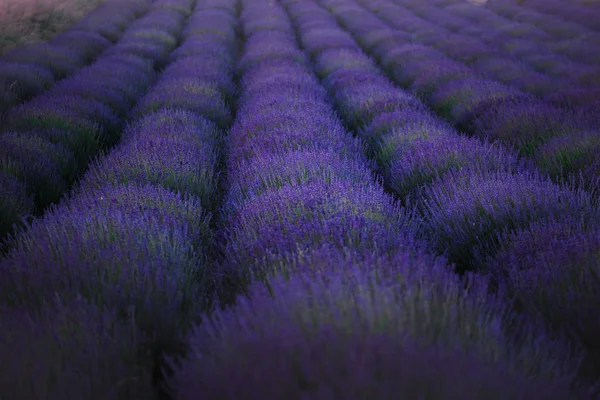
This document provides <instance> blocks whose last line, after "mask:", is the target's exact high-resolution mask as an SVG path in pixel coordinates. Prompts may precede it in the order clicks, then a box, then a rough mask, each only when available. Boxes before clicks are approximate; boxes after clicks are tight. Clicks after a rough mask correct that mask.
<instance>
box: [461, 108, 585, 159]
mask: <svg viewBox="0 0 600 400" xmlns="http://www.w3.org/2000/svg"><path fill="white" fill-rule="evenodd" d="M472 125H473V127H474V129H473V130H474V131H475V132H476V133H477V134H478V135H480V136H484V137H488V138H491V139H494V140H495V139H500V140H502V141H503V142H507V143H509V144H512V145H514V146H515V147H516V148H517V149H518V150H519V151H520V152H521V154H523V155H526V156H533V155H535V154H536V151H537V149H538V148H539V147H540V146H541V145H543V144H544V143H546V142H547V141H548V140H550V139H551V138H553V137H556V136H564V135H568V134H569V133H570V132H572V131H573V129H575V128H576V127H577V126H578V125H580V123H579V122H578V121H575V120H574V118H573V116H572V115H570V114H569V113H568V112H562V111H561V110H559V109H557V108H555V107H553V106H551V105H549V104H547V103H542V102H540V101H537V100H533V99H523V100H521V101H514V102H508V103H504V104H496V106H495V107H493V108H490V109H489V110H487V111H485V112H483V113H481V114H480V116H479V117H478V118H477V119H475V120H474V121H473V124H472Z"/></svg>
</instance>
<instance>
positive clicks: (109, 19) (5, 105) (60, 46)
mask: <svg viewBox="0 0 600 400" xmlns="http://www.w3.org/2000/svg"><path fill="white" fill-rule="evenodd" d="M150 3H151V2H150V1H146V0H142V1H138V0H132V1H126V2H121V1H119V2H117V1H108V2H106V3H104V4H103V5H101V6H100V7H98V8H97V9H96V10H94V11H92V12H91V13H89V14H88V15H87V16H86V17H84V18H83V19H82V20H80V21H79V22H78V23H76V24H75V25H73V26H71V27H70V28H69V29H68V30H67V31H65V32H63V33H61V34H59V35H57V36H56V37H54V38H53V39H52V40H50V41H48V42H43V43H35V44H27V45H24V46H21V47H18V48H16V49H14V50H12V51H9V52H8V53H6V54H4V55H2V57H0V116H1V115H2V114H3V113H4V112H5V111H6V110H8V109H9V108H10V107H12V106H14V105H16V104H19V103H21V102H22V101H23V100H25V99H27V98H28V97H31V96H34V95H36V94H39V93H41V92H43V91H45V90H47V89H48V88H49V87H51V86H52V85H53V84H54V83H55V81H56V80H59V79H62V78H65V77H66V76H68V75H70V74H72V73H73V72H74V71H75V70H77V69H79V68H81V67H83V66H84V65H86V64H89V63H90V62H92V61H93V60H95V59H96V58H97V57H98V56H99V55H100V53H101V52H103V51H104V50H106V49H107V48H108V47H109V46H110V45H112V43H114V42H116V41H117V40H118V39H119V38H120V37H121V36H122V35H123V30H124V29H125V28H126V27H127V26H128V24H130V23H132V22H133V21H134V20H135V19H137V18H139V17H140V16H141V15H143V14H145V13H147V12H148V11H150V10H151V9H150ZM154 4H157V3H154ZM158 4H160V2H158ZM153 8H156V6H155V7H153ZM0 121H1V120H0Z"/></svg>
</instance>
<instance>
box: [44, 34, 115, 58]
mask: <svg viewBox="0 0 600 400" xmlns="http://www.w3.org/2000/svg"><path fill="white" fill-rule="evenodd" d="M48 43H49V44H51V45H53V46H61V47H66V48H68V49H69V50H70V51H72V52H73V53H74V54H76V55H77V58H78V59H82V60H83V61H84V62H86V63H87V62H90V61H92V60H93V59H95V58H96V57H97V56H98V55H99V54H100V53H101V52H102V51H104V50H105V49H106V48H107V47H108V46H109V45H110V44H111V42H110V41H109V40H108V39H106V38H105V37H103V36H101V35H99V34H97V33H94V32H86V31H82V30H69V31H66V32H63V33H61V34H59V35H57V36H55V37H54V38H52V40H50V41H49V42H48Z"/></svg>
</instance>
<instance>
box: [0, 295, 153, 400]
mask: <svg viewBox="0 0 600 400" xmlns="http://www.w3.org/2000/svg"><path fill="white" fill-rule="evenodd" d="M50 300H51V301H50V302H49V304H48V305H46V306H45V307H44V308H43V309H42V310H41V312H40V313H31V312H28V311H27V310H26V309H24V308H8V307H4V306H0V325H1V328H0V338H1V339H0V357H2V359H4V360H10V363H3V364H2V365H1V366H0V376H1V377H2V378H0V391H1V392H2V393H3V394H4V395H5V396H8V397H10V398H15V399H17V398H21V399H35V398H48V399H59V398H63V399H65V398H72V399H76V398H78V399H79V398H80V399H83V398H85V399H92V400H103V399H116V398H121V397H127V398H146V399H150V398H153V397H154V387H153V384H152V375H151V373H152V360H151V359H149V357H148V356H147V355H145V354H143V353H142V352H141V351H140V347H141V344H142V343H143V341H144V337H143V336H142V332H140V331H139V330H138V329H136V328H135V327H134V326H132V324H131V322H130V321H129V320H122V319H121V320H119V317H118V316H117V315H116V313H115V312H114V311H112V310H106V309H104V308H103V307H95V306H93V305H90V304H89V303H87V302H86V301H85V300H83V299H76V300H74V301H64V300H60V299H50Z"/></svg>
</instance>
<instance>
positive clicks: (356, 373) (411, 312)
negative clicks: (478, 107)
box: [170, 0, 592, 400]
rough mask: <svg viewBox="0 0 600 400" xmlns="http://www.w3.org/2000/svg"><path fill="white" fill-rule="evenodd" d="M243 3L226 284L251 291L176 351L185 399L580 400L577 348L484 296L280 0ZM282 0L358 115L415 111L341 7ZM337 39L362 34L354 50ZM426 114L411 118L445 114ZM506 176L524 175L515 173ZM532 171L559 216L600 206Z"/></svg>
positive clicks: (226, 288)
mask: <svg viewBox="0 0 600 400" xmlns="http://www.w3.org/2000/svg"><path fill="white" fill-rule="evenodd" d="M242 4H243V10H242V14H241V15H242V25H243V31H244V34H245V36H246V46H245V49H244V53H243V56H242V57H241V62H240V66H241V68H242V74H243V77H242V82H241V89H240V90H241V97H240V102H239V110H238V117H237V118H236V120H235V122H234V125H233V127H232V129H231V131H230V135H229V138H228V161H227V165H228V174H227V178H226V185H225V186H226V188H227V194H226V199H225V202H224V204H223V207H222V218H221V221H222V223H223V227H222V234H220V235H219V237H220V239H221V240H223V244H222V245H223V248H222V256H223V262H222V264H221V265H220V278H221V282H222V285H223V286H222V287H221V288H220V292H221V294H222V295H223V296H228V295H231V296H232V297H233V296H235V294H236V293H237V292H239V291H241V292H242V293H243V294H245V296H243V297H242V296H240V297H238V298H237V300H236V301H235V305H233V306H232V307H230V308H228V309H225V310H218V311H216V312H215V313H214V314H213V315H212V316H211V317H210V318H207V319H204V322H203V323H202V324H201V325H199V326H197V327H196V329H195V330H194V331H193V332H192V334H191V336H190V344H191V348H190V350H191V351H190V353H189V354H188V355H187V356H186V357H184V358H183V359H182V360H176V361H173V362H172V367H173V368H174V369H175V374H174V377H173V378H171V379H170V387H171V390H172V394H173V396H174V398H176V399H196V398H198V397H199V396H200V395H202V396H205V397H207V398H215V399H216V398H218V399H240V398H246V397H252V398H264V399H276V398H277V399H279V398H282V399H283V398H289V399H300V398H310V399H333V398H343V399H350V400H351V399H366V398H378V399H388V398H389V399H391V398H398V397H402V398H417V397H420V396H421V397H425V398H492V399H494V398H497V399H505V398H527V397H534V398H548V399H550V398H557V399H559V398H576V396H577V395H578V394H579V393H577V390H574V391H573V392H571V390H572V389H573V387H571V385H572V383H573V382H572V376H571V372H572V371H573V370H572V369H571V368H573V367H574V364H571V362H573V361H574V359H572V358H571V357H570V355H569V354H568V351H567V350H566V349H565V348H564V347H562V346H563V343H552V342H551V341H550V340H549V339H548V338H547V337H544V336H536V335H538V334H540V332H538V331H537V330H536V329H535V328H533V326H532V325H530V324H528V323H526V322H525V321H522V320H518V319H517V318H515V317H514V315H513V314H512V313H511V311H509V307H508V304H507V303H504V302H503V300H500V298H496V297H494V296H492V295H490V294H488V289H489V288H488V286H487V281H486V280H485V279H482V278H476V277H474V276H469V278H467V279H466V282H467V283H468V285H467V288H466V290H465V287H464V283H465V282H461V281H460V279H459V278H458V276H457V275H455V274H454V273H453V271H452V270H451V268H450V265H449V264H447V262H446V261H445V260H444V259H443V258H436V257H435V256H433V255H432V253H430V252H429V251H430V250H429V245H428V244H427V243H426V242H424V241H422V240H420V239H418V238H416V236H415V233H417V234H418V232H419V229H420V228H419V227H420V226H421V224H423V223H426V222H427V220H426V219H424V218H422V217H421V216H419V215H418V214H417V213H415V212H413V211H412V208H410V207H406V208H404V207H401V206H400V205H399V204H398V203H397V202H395V201H394V200H393V198H392V197H391V196H390V195H389V194H386V193H385V192H384V189H383V186H382V185H381V183H380V180H379V179H377V178H376V177H375V175H374V174H373V171H372V168H374V167H375V165H374V164H373V163H372V162H370V161H369V159H368V157H367V153H366V152H367V148H366V147H365V145H364V142H363V141H362V140H360V139H356V138H353V137H352V135H351V134H350V133H349V132H347V131H346V130H345V129H344V127H343V125H342V123H341V120H340V119H339V118H338V117H337V116H336V114H335V112H334V110H333V108H332V106H331V104H330V102H329V99H330V98H329V96H328V93H327V90H325V89H324V88H323V86H321V85H320V84H319V81H318V79H317V78H316V76H315V75H314V74H313V73H312V72H311V71H310V60H308V59H307V58H306V57H305V55H304V54H303V53H302V51H301V50H300V48H299V46H298V45H297V38H296V35H295V33H294V30H293V28H292V25H291V22H290V20H289V18H288V16H287V14H286V11H285V9H284V8H283V7H282V6H281V5H280V4H278V3H276V2H274V1H271V0H264V1H255V0H252V1H250V0H248V1H243V2H242ZM285 4H286V7H287V10H288V11H289V12H290V13H291V14H292V15H293V17H294V19H295V21H296V23H297V28H298V30H299V31H300V32H301V41H302V44H303V46H304V48H305V50H306V52H308V53H309V54H310V55H313V56H316V57H317V59H318V61H317V70H318V71H319V73H320V74H321V75H322V76H327V79H326V82H327V88H328V89H329V92H330V94H331V95H332V98H333V100H334V101H335V103H336V104H337V105H338V108H339V109H340V110H341V111H342V115H343V117H344V119H345V120H346V121H347V122H351V121H355V122H359V121H362V120H366V119H370V118H373V117H374V116H375V115H376V114H377V113H378V111H377V110H380V111H379V112H382V111H386V107H388V106H390V107H392V108H393V107H395V108H396V109H397V110H400V109H402V108H403V107H404V106H406V107H408V106H410V105H411V104H412V105H413V106H414V107H418V106H417V103H418V102H417V100H416V99H414V98H410V97H409V96H408V95H406V94H405V95H404V96H398V95H399V94H400V92H399V91H396V92H394V93H390V92H389V91H388V92H385V91H384V92H383V93H384V94H383V96H386V95H387V96H388V97H387V98H385V99H384V98H376V99H374V98H373V96H378V93H379V91H378V90H377V89H382V88H381V87H379V88H377V87H376V84H377V83H379V84H381V83H382V82H387V81H385V79H384V78H383V77H380V78H378V77H377V76H375V75H373V74H374V71H376V68H375V67H374V66H373V65H371V64H369V63H368V59H366V60H365V59H364V55H363V59H361V57H360V53H356V51H357V50H356V44H355V43H353V42H352V40H351V38H349V37H344V35H343V32H341V31H339V32H337V31H336V27H337V25H336V22H335V19H332V18H331V16H330V15H328V13H327V12H324V11H323V10H322V9H320V8H319V7H318V6H316V5H315V4H314V3H311V2H310V1H298V2H294V1H286V2H285ZM337 29H339V28H337ZM340 46H346V47H351V46H354V48H355V50H354V51H355V53H356V54H354V58H352V57H350V58H348V57H345V55H347V54H346V53H345V52H344V51H343V50H342V51H340ZM328 48H333V49H331V50H328ZM350 51H351V50H350ZM369 65H370V66H371V67H372V68H371V70H369ZM361 69H365V70H364V71H363V70H361ZM353 77H354V78H356V79H355V80H353V79H352V78H353ZM346 84H348V85H349V86H346ZM363 85H366V86H363ZM390 87H391V88H388V90H394V88H393V86H391V85H390ZM365 89H366V90H367V91H368V93H366V92H364V90H365ZM370 89H372V90H371V91H369V90H370ZM361 91H362V93H359V92H361ZM370 96H371V97H370ZM394 96H397V97H398V98H399V100H398V101H396V102H395V103H394V104H392V105H390V104H389V102H394V100H393V99H392V98H393V97H394ZM417 111H420V112H422V114H421V115H418V114H417V113H416V112H415V113H414V114H412V115H413V116H414V117H415V118H414V122H415V124H418V123H419V121H420V119H421V118H423V119H424V122H422V123H421V124H422V125H421V128H425V129H427V128H431V127H435V125H429V126H428V125H427V123H428V122H429V123H430V124H433V122H431V121H432V120H433V117H431V116H428V115H426V114H425V113H424V109H423V107H422V106H421V107H420V108H418V109H417ZM398 115H399V114H398ZM410 115H411V114H410V112H407V113H406V116H410ZM437 127H438V130H441V129H442V124H441V122H440V123H438V125H437ZM446 129H447V131H446V132H448V133H447V136H450V134H451V132H452V131H451V130H450V128H448V127H446ZM417 132H418V131H417ZM417 132H415V133H417ZM471 142H472V143H474V141H471ZM407 143H408V142H407ZM430 144H431V143H430ZM474 146H475V148H477V146H476V145H474ZM425 147H426V146H425V145H424V146H423V148H425ZM479 148H481V149H484V145H482V144H479ZM487 149H488V150H489V149H490V148H489V147H488V148H487ZM482 153H483V152H482ZM495 154H497V155H498V159H497V161H502V162H498V166H497V168H498V169H500V168H502V165H504V164H503V162H505V161H509V165H508V166H506V167H505V168H506V169H510V168H511V167H513V168H516V166H517V164H518V162H517V161H516V157H515V156H514V155H511V154H509V152H508V151H506V150H504V151H503V150H501V149H498V150H496V153H495ZM503 154H504V157H505V158H506V159H507V160H504V159H502V160H500V159H501V158H502V157H500V156H502V155H503ZM406 156H409V152H408V151H407V154H406ZM394 160H395V161H399V164H400V163H401V162H402V160H400V159H399V158H398V159H396V158H395V157H394ZM511 160H512V163H510V161H511ZM448 176H449V175H448ZM458 176H459V174H457V180H458V179H459V178H458ZM498 176H499V180H502V179H504V180H505V181H506V183H508V184H514V183H513V182H512V181H511V177H512V175H510V174H509V173H507V172H506V173H503V174H499V175H498ZM470 177H472V178H474V179H477V178H479V180H483V179H484V178H485V172H484V171H482V172H481V174H480V175H477V174H475V173H474V171H473V173H472V175H471V176H466V175H465V176H464V178H465V179H468V178H470ZM519 179H520V181H522V182H523V183H526V184H527V183H529V185H530V186H534V185H542V187H541V189H538V191H539V190H545V191H546V192H548V193H549V194H551V195H553V196H554V197H553V198H552V199H551V200H550V199H549V200H548V203H545V204H541V206H540V207H538V208H539V209H540V210H539V213H538V214H540V215H541V214H543V212H544V211H550V206H549V204H550V202H551V201H552V200H555V199H556V197H557V194H558V197H560V196H564V197H565V199H564V201H562V202H561V203H560V204H559V205H558V206H557V208H560V207H561V205H562V208H561V209H560V210H556V214H558V213H559V212H564V211H566V210H568V211H570V212H572V214H573V215H575V214H576V212H577V211H581V210H585V211H589V212H592V207H591V205H589V204H587V202H588V199H586V198H584V197H583V196H581V197H579V198H574V196H573V195H572V194H569V193H568V192H567V191H564V190H563V191H561V190H559V189H558V187H556V186H554V185H552V184H550V183H547V182H543V181H540V180H536V179H535V178H534V177H533V176H530V175H526V174H525V173H522V174H521V175H518V176H517V177H516V178H514V180H519ZM528 179H529V181H528ZM448 186H450V185H448ZM447 189H448V188H443V187H441V185H440V186H437V189H432V191H434V190H435V191H436V192H439V193H441V192H442V191H444V190H445V191H446V192H448V190H447ZM532 189H535V188H532ZM523 197H525V194H524V193H523ZM449 200H454V199H449ZM569 201H572V202H573V203H577V202H581V204H579V208H580V210H576V208H577V206H576V205H575V204H570V203H569ZM455 203H458V201H456V202H455ZM525 206H526V205H525ZM569 206H572V207H571V208H569ZM455 208H456V207H455ZM524 208H525V207H524ZM473 209H474V211H476V210H475V207H473ZM536 211H537V210H536ZM526 213H527V211H525V212H523V214H526ZM531 214H532V215H533V214H535V212H534V213H531ZM513 215H514V214H513ZM513 215H505V216H501V218H500V219H498V220H499V221H500V222H505V221H503V220H502V217H507V218H508V217H511V216H513ZM457 219H458V217H457ZM467 228H468V227H467ZM432 230H436V231H438V230H437V229H436V228H434V227H433V226H432ZM445 233H446V232H444V231H443V230H442V231H441V233H440V235H444V234H445ZM433 239H435V237H434V238H433ZM224 300H225V301H229V300H232V298H228V299H224ZM510 330H517V331H518V332H520V335H521V336H518V335H511V334H509V333H508V332H509V331H510ZM534 338H535V339H534ZM534 343H535V344H534ZM550 346H551V347H550ZM448 366H451V368H449V367H448ZM581 394H582V396H583V397H582V398H585V395H584V394H583V393H581ZM574 396H575V397H574Z"/></svg>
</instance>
